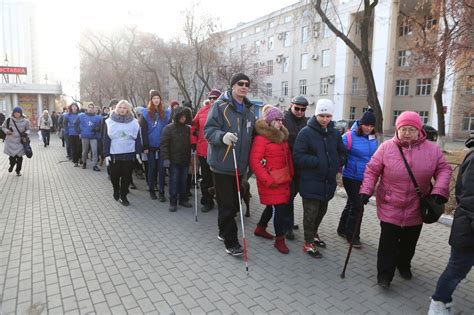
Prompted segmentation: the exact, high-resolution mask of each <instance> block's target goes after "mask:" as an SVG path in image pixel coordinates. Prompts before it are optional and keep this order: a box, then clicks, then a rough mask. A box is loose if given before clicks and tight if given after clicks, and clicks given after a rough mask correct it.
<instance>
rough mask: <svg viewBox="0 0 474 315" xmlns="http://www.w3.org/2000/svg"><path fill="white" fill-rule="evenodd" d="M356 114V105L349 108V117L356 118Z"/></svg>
mask: <svg viewBox="0 0 474 315" xmlns="http://www.w3.org/2000/svg"><path fill="white" fill-rule="evenodd" d="M355 116H356V108H355V106H351V107H350V108H349V119H355Z"/></svg>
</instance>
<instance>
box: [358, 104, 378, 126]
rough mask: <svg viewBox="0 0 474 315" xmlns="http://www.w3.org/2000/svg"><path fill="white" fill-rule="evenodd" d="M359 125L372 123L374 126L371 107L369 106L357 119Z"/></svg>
mask: <svg viewBox="0 0 474 315" xmlns="http://www.w3.org/2000/svg"><path fill="white" fill-rule="evenodd" d="M359 125H372V126H375V115H374V111H373V110H372V108H369V109H368V110H367V111H366V112H365V113H364V114H363V115H362V117H361V118H360V119H359Z"/></svg>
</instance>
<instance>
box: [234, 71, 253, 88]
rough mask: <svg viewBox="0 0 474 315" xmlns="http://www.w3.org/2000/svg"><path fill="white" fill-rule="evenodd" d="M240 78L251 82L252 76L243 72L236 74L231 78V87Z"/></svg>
mask: <svg viewBox="0 0 474 315" xmlns="http://www.w3.org/2000/svg"><path fill="white" fill-rule="evenodd" d="M240 80H247V81H249V83H250V78H249V77H248V76H247V75H245V74H243V73H237V74H234V76H233V77H232V79H230V87H233V86H234V84H236V83H237V82H239V81H240Z"/></svg>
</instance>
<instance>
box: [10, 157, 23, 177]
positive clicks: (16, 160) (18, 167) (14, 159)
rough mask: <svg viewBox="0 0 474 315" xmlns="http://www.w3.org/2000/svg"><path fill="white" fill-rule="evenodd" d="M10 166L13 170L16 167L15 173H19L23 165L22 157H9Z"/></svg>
mask: <svg viewBox="0 0 474 315" xmlns="http://www.w3.org/2000/svg"><path fill="white" fill-rule="evenodd" d="M9 159H10V165H11V167H12V168H13V167H14V166H15V165H16V168H15V172H17V173H18V172H19V171H21V166H22V165H23V157H22V156H18V155H15V156H10V158H9Z"/></svg>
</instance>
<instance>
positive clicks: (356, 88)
mask: <svg viewBox="0 0 474 315" xmlns="http://www.w3.org/2000/svg"><path fill="white" fill-rule="evenodd" d="M358 92H359V78H356V77H352V95H357V93H358Z"/></svg>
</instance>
